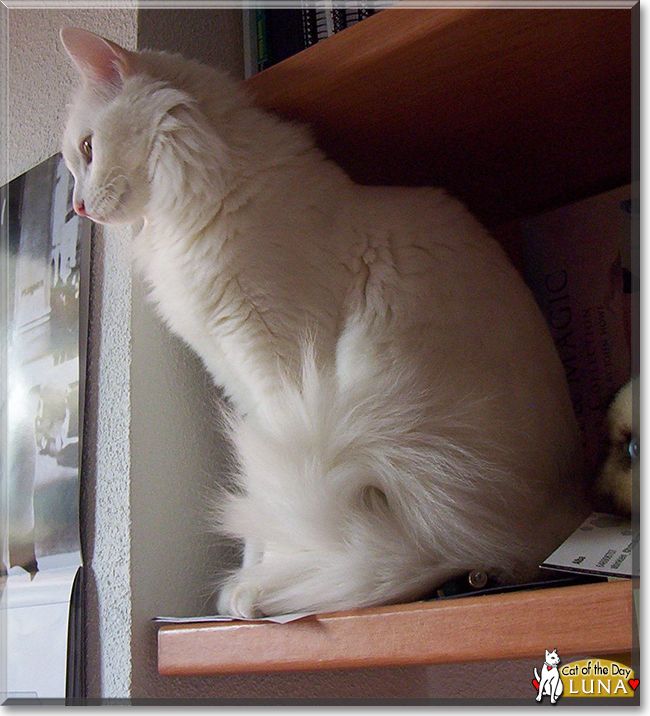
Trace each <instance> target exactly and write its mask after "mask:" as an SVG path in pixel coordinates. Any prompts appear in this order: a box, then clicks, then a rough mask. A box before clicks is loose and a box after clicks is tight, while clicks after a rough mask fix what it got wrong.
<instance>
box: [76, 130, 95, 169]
mask: <svg viewBox="0 0 650 716" xmlns="http://www.w3.org/2000/svg"><path fill="white" fill-rule="evenodd" d="M79 150H80V151H81V155H82V156H83V158H84V159H85V160H86V163H87V164H90V162H92V160H93V140H92V137H91V136H90V135H89V136H88V137H86V138H85V139H84V140H83V141H82V142H81V144H80V145H79Z"/></svg>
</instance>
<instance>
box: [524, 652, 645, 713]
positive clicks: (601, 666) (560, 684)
mask: <svg viewBox="0 0 650 716" xmlns="http://www.w3.org/2000/svg"><path fill="white" fill-rule="evenodd" d="M560 664H561V660H560V657H559V655H558V653H557V649H553V651H548V650H547V651H546V657H545V660H544V664H543V666H542V667H541V669H540V671H539V672H538V671H537V668H535V669H533V671H534V672H535V678H534V679H533V686H534V687H535V689H536V691H537V696H536V697H535V700H536V701H537V702H541V701H542V699H543V698H544V696H548V698H549V700H550V702H551V703H552V704H555V703H557V701H558V699H559V698H560V697H561V696H563V697H564V698H566V697H587V696H588V697H591V698H593V697H594V696H596V697H597V696H602V697H607V696H609V697H611V696H622V697H625V696H634V692H635V691H636V690H637V687H638V686H639V680H638V679H637V678H635V676H634V671H633V670H632V669H631V668H630V667H629V666H625V664H620V663H619V662H617V661H611V660H610V659H600V658H596V659H582V660H581V661H574V662H572V663H570V664H563V665H560ZM540 672H541V673H540Z"/></svg>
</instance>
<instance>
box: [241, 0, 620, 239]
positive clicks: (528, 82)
mask: <svg viewBox="0 0 650 716" xmlns="http://www.w3.org/2000/svg"><path fill="white" fill-rule="evenodd" d="M631 5H632V3H630V6H631ZM632 15H633V13H632V11H631V10H630V9H626V8H622V9H598V10H595V9H539V8H535V9H476V8H474V9H456V10H442V9H400V8H399V5H398V6H397V7H395V8H389V9H387V10H384V11H382V12H380V13H378V14H377V15H375V16H373V17H370V18H368V19H367V20H364V21H363V22H361V23H359V24H358V25H354V26H353V27H350V28H348V29H347V30H345V31H343V32H342V33H339V34H337V35H334V36H333V37H331V38H329V39H328V40H325V41H322V42H319V43H318V44H316V45H314V46H313V47H311V48H309V49H308V50H306V51H304V52H301V53H300V54H298V55H295V56H293V57H290V58H289V59H288V60H285V61H284V62H281V63H279V64H277V65H274V66H273V67H270V68H269V69H268V70H265V71H264V72H261V73H260V74H258V75H256V76H254V77H252V78H251V79H250V80H248V82H247V84H248V86H249V88H250V90H251V91H252V93H253V94H254V95H255V96H256V97H257V99H258V101H259V102H260V103H261V104H262V105H263V106H265V107H266V108H268V109H271V110H273V111H275V112H277V113H278V114H280V115H281V116H283V117H286V118H289V119H297V120H301V121H304V122H307V123H308V124H310V125H311V127H312V128H313V131H314V133H315V136H316V138H317V140H318V142H319V144H320V145H321V146H322V148H323V149H324V150H326V151H327V152H328V154H329V155H330V156H331V157H332V158H333V159H335V160H336V161H337V162H338V163H339V164H340V165H341V166H343V167H344V168H345V169H346V170H347V171H348V172H349V173H350V174H351V175H352V176H353V177H354V178H355V179H356V180H357V181H360V182H362V183H379V184H402V185H413V184H428V185H438V186H443V187H445V188H447V189H448V190H449V191H451V192H452V193H454V194H456V195H457V196H458V197H459V198H461V199H462V200H464V201H465V202H466V203H467V205H468V206H469V208H470V209H471V210H472V211H473V212H474V213H475V214H476V215H477V216H478V217H479V218H480V219H481V220H483V221H484V222H485V223H486V224H487V225H488V226H489V227H491V228H494V227H495V226H497V225H499V224H501V223H504V222H507V221H510V220H513V219H517V218H521V217H522V216H526V215H531V214H534V213H537V212H539V211H542V210H546V209H549V208H555V207H556V206H559V205H560V204H562V203H566V202H567V201H573V200H577V199H580V198H584V197H586V196H589V195H592V194H595V193H598V192H599V191H601V190H606V189H611V188H613V187H616V186H620V185H622V184H627V183H629V181H630V168H631V102H632V80H631V78H632V74H631V63H632Z"/></svg>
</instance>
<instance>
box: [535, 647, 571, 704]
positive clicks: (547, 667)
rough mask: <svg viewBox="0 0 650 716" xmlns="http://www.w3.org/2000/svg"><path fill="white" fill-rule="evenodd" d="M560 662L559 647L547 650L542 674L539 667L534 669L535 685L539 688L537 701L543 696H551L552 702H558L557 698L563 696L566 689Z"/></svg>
mask: <svg viewBox="0 0 650 716" xmlns="http://www.w3.org/2000/svg"><path fill="white" fill-rule="evenodd" d="M559 663H560V657H559V656H558V653H557V649H553V651H548V650H547V651H546V661H545V662H544V666H542V675H541V676H540V675H539V674H538V673H537V669H536V668H535V669H533V671H534V672H535V678H534V679H533V686H534V687H535V688H536V689H537V697H536V698H535V701H541V700H542V697H543V696H550V697H551V703H552V704H555V703H557V700H558V699H559V698H560V696H562V692H563V691H564V684H563V683H562V679H561V677H560V671H559V670H558V668H557V667H558V665H559Z"/></svg>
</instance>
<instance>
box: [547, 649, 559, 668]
mask: <svg viewBox="0 0 650 716" xmlns="http://www.w3.org/2000/svg"><path fill="white" fill-rule="evenodd" d="M546 663H547V664H549V665H550V666H557V665H558V664H559V663H560V657H559V656H558V653H557V649H553V651H548V650H546Z"/></svg>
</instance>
